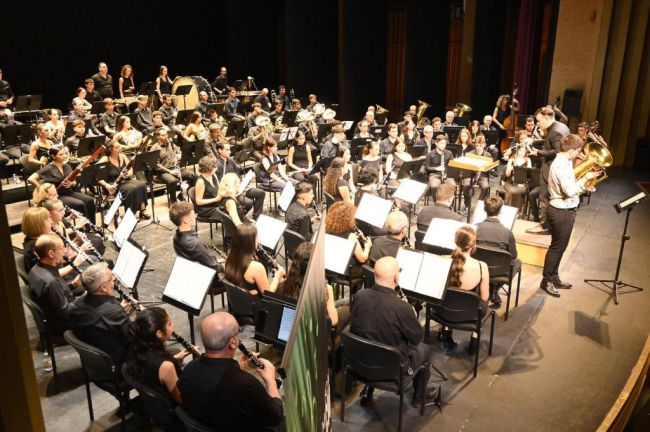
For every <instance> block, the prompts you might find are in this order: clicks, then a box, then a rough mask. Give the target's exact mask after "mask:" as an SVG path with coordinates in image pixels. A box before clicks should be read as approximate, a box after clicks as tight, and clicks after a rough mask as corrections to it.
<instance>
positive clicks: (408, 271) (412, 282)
mask: <svg viewBox="0 0 650 432" xmlns="http://www.w3.org/2000/svg"><path fill="white" fill-rule="evenodd" d="M422 256H423V254H422V252H418V251H412V250H408V249H401V248H400V250H398V251H397V256H396V259H397V262H398V263H399V266H400V267H401V268H402V271H401V272H400V274H399V286H400V287H402V288H403V289H405V290H409V291H415V287H416V285H417V281H418V274H419V273H420V267H421V266H422Z"/></svg>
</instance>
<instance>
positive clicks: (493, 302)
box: [490, 288, 501, 309]
mask: <svg viewBox="0 0 650 432" xmlns="http://www.w3.org/2000/svg"><path fill="white" fill-rule="evenodd" d="M490 307H491V308H492V309H499V308H500V307H501V297H500V296H499V288H494V289H493V290H490Z"/></svg>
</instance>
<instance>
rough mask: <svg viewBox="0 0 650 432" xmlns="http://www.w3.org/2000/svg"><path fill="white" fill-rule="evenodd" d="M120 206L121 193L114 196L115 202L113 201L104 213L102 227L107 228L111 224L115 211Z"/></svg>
mask: <svg viewBox="0 0 650 432" xmlns="http://www.w3.org/2000/svg"><path fill="white" fill-rule="evenodd" d="M121 205H122V192H118V193H117V194H116V195H115V201H113V204H111V206H110V208H109V209H108V210H107V211H106V214H105V215H104V226H109V225H110V224H111V222H113V218H114V217H115V213H117V210H118V209H119V208H120V206H121Z"/></svg>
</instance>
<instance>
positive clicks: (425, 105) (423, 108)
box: [416, 99, 431, 126]
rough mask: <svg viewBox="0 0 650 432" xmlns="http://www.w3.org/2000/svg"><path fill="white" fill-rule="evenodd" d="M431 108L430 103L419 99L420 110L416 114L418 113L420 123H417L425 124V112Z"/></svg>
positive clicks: (419, 124)
mask: <svg viewBox="0 0 650 432" xmlns="http://www.w3.org/2000/svg"><path fill="white" fill-rule="evenodd" d="M429 108H431V105H429V104H428V103H426V102H424V101H421V100H420V99H418V111H417V114H416V115H417V116H418V124H417V125H418V126H423V125H424V124H423V121H424V119H425V118H426V117H424V113H425V112H426V111H427V110H428V109H429ZM427 120H428V119H427Z"/></svg>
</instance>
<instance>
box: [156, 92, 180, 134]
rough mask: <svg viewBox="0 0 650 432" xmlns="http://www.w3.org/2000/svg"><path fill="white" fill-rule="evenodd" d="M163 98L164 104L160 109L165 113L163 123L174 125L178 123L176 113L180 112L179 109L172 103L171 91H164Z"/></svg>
mask: <svg viewBox="0 0 650 432" xmlns="http://www.w3.org/2000/svg"><path fill="white" fill-rule="evenodd" d="M161 98H162V105H161V106H160V108H159V109H158V111H160V112H161V113H162V115H163V123H165V124H166V125H167V126H169V127H172V126H174V125H175V124H176V115H177V114H178V110H177V109H176V107H175V106H174V104H173V103H172V97H171V95H170V94H169V93H163V95H162V96H161Z"/></svg>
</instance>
